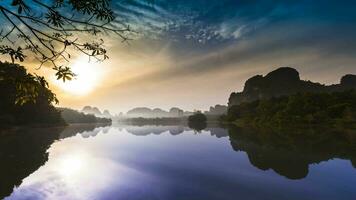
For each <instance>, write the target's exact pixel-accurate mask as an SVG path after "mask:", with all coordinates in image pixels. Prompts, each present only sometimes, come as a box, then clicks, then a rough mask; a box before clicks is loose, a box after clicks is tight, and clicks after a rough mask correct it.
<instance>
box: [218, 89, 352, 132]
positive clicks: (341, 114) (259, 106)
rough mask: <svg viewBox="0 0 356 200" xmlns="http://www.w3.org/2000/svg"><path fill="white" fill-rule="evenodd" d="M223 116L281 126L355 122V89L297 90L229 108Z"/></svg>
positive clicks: (236, 121)
mask: <svg viewBox="0 0 356 200" xmlns="http://www.w3.org/2000/svg"><path fill="white" fill-rule="evenodd" d="M223 120H226V121H229V122H235V123H240V124H241V123H242V124H250V125H263V126H271V127H283V126H294V125H304V126H309V125H321V124H324V125H326V124H327V125H342V126H351V125H354V124H355V123H356V91H355V90H349V91H344V92H334V93H298V94H294V95H290V96H283V97H278V98H271V99H262V100H257V101H254V102H250V103H247V102H245V103H241V104H239V105H233V106H231V107H230V108H229V110H228V114H227V115H226V116H224V117H223Z"/></svg>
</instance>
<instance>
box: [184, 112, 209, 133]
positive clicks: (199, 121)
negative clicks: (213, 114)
mask: <svg viewBox="0 0 356 200" xmlns="http://www.w3.org/2000/svg"><path fill="white" fill-rule="evenodd" d="M188 126H189V128H192V129H194V130H196V131H201V130H204V129H205V128H206V126H207V117H206V116H205V115H204V114H203V113H201V112H196V113H195V114H194V115H191V116H189V117H188Z"/></svg>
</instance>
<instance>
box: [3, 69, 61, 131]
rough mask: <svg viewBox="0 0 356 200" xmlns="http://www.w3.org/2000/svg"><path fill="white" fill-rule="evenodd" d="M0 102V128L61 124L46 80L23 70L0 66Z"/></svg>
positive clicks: (55, 101) (54, 100)
mask: <svg viewBox="0 0 356 200" xmlns="http://www.w3.org/2000/svg"><path fill="white" fill-rule="evenodd" d="M0 99H1V101H0V126H5V125H7V126H10V125H24V124H56V125H59V124H61V125H63V124H65V122H64V121H63V119H62V117H61V114H60V112H59V111H58V110H57V109H56V108H55V107H54V106H53V104H55V103H57V102H58V100H57V98H56V96H55V94H54V93H53V92H52V91H51V90H50V89H49V88H48V83H47V82H46V80H45V79H44V78H43V77H41V76H37V75H33V74H30V73H27V71H26V69H25V68H24V67H23V66H20V65H17V64H10V63H2V62H0Z"/></svg>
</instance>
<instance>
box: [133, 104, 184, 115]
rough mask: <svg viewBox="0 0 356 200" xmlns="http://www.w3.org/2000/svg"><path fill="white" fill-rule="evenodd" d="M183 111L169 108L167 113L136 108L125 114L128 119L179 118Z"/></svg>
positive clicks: (159, 110) (158, 109)
mask: <svg viewBox="0 0 356 200" xmlns="http://www.w3.org/2000/svg"><path fill="white" fill-rule="evenodd" d="M184 113H185V112H184V111H183V110H181V109H179V108H171V109H170V110H169V111H165V110H162V109H160V108H154V109H150V108H146V107H138V108H134V109H131V110H129V111H128V112H127V114H126V117H128V118H138V117H142V118H180V117H183V116H184Z"/></svg>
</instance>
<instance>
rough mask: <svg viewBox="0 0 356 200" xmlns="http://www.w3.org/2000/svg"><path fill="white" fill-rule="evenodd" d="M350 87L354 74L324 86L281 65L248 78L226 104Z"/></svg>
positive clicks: (355, 78) (355, 79)
mask: <svg viewBox="0 0 356 200" xmlns="http://www.w3.org/2000/svg"><path fill="white" fill-rule="evenodd" d="M350 89H356V75H351V74H348V75H345V76H343V77H342V78H341V81H340V83H339V84H335V85H328V86H326V85H322V84H320V83H314V82H311V81H305V80H301V79H300V77H299V72H298V71H297V70H296V69H293V68H290V67H281V68H278V69H276V70H274V71H272V72H270V73H268V74H267V75H266V76H262V75H256V76H253V77H251V78H250V79H248V80H247V81H246V83H245V86H244V89H243V91H242V92H233V93H232V94H231V95H230V98H229V101H228V105H229V107H231V106H233V105H239V104H241V103H243V102H253V101H255V100H259V99H270V98H273V97H280V96H287V95H292V94H296V93H299V92H301V93H303V92H312V93H330V92H340V91H345V90H350Z"/></svg>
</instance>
